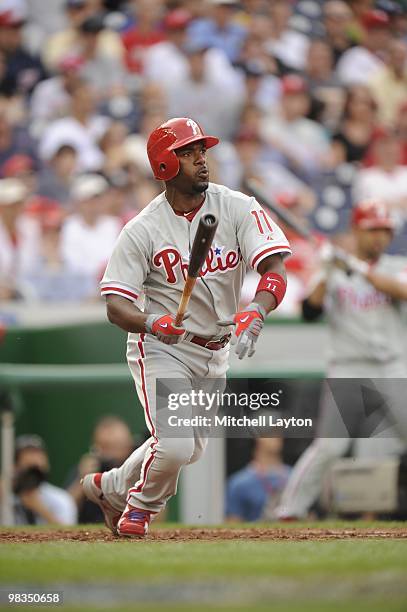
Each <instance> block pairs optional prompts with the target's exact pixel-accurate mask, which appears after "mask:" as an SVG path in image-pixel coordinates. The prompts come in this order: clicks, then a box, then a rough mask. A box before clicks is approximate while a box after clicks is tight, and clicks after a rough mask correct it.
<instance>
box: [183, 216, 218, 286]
mask: <svg viewBox="0 0 407 612" xmlns="http://www.w3.org/2000/svg"><path fill="white" fill-rule="evenodd" d="M217 227H218V220H217V218H216V217H215V215H213V214H212V213H207V214H205V215H202V217H201V218H200V220H199V225H198V229H197V231H196V234H195V239H194V243H193V245H192V249H191V256H190V259H189V266H188V276H191V277H192V278H197V277H198V275H199V272H200V270H201V268H202V266H203V264H204V261H205V259H206V257H207V255H208V253H209V249H210V248H211V244H212V241H213V237H214V235H215V232H216V228H217Z"/></svg>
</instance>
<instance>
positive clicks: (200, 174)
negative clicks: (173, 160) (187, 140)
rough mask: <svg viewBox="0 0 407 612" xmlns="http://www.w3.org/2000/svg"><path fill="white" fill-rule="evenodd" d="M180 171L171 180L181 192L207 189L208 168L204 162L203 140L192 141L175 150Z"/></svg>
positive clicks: (196, 191) (201, 191)
mask: <svg viewBox="0 0 407 612" xmlns="http://www.w3.org/2000/svg"><path fill="white" fill-rule="evenodd" d="M175 153H176V155H177V157H178V160H179V164H180V171H179V173H178V174H177V176H176V177H175V178H174V179H173V180H172V181H171V183H172V185H174V187H176V188H177V189H179V191H181V192H183V193H190V194H196V193H203V192H204V191H206V190H207V189H208V184H209V170H208V166H207V162H206V147H205V142H204V141H203V140H200V141H198V142H193V143H191V144H189V145H186V146H185V147H182V149H177V150H176V151H175Z"/></svg>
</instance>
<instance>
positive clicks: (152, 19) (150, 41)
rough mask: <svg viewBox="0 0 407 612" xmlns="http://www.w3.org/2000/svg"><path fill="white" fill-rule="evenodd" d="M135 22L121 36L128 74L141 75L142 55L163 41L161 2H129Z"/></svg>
mask: <svg viewBox="0 0 407 612" xmlns="http://www.w3.org/2000/svg"><path fill="white" fill-rule="evenodd" d="M130 8H131V11H132V13H133V14H134V18H135V22H134V24H133V25H132V26H131V27H130V28H129V29H127V30H126V31H125V32H124V33H123V35H122V41H123V45H124V48H125V63H126V66H127V69H128V70H129V72H135V73H141V72H142V70H143V61H144V55H145V53H146V51H147V50H148V48H149V47H151V46H152V45H156V44H157V43H160V42H162V41H163V40H164V38H165V36H164V33H163V31H162V29H161V19H162V17H163V15H164V13H163V8H164V7H163V1H162V0H131V2H130Z"/></svg>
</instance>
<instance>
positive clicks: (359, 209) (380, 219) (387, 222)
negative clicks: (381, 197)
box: [352, 200, 394, 229]
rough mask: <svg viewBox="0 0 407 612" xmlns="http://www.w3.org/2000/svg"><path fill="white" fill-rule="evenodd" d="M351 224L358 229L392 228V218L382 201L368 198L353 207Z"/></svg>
mask: <svg viewBox="0 0 407 612" xmlns="http://www.w3.org/2000/svg"><path fill="white" fill-rule="evenodd" d="M352 225H353V226H354V227H359V228H360V229H380V228H383V229H394V220H393V219H392V217H391V215H390V212H389V209H388V206H387V205H386V204H385V203H384V202H377V201H376V200H368V201H364V202H360V203H359V204H357V205H356V206H355V208H354V209H353V211H352Z"/></svg>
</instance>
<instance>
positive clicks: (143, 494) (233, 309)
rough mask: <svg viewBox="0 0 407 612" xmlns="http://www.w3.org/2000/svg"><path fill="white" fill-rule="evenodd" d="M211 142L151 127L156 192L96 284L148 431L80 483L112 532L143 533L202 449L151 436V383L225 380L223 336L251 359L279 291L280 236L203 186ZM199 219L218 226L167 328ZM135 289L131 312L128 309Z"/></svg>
mask: <svg viewBox="0 0 407 612" xmlns="http://www.w3.org/2000/svg"><path fill="white" fill-rule="evenodd" d="M218 142H219V141H218V138H215V137H214V136H208V135H206V134H204V132H203V130H202V128H201V127H200V126H199V125H198V124H197V123H196V122H195V121H193V120H192V119H189V118H185V117H184V118H176V119H171V120H169V121H167V122H166V123H164V124H163V125H161V126H159V127H158V128H157V129H155V130H154V131H153V132H152V134H151V135H150V137H149V139H148V143H147V153H148V157H149V160H150V164H151V167H152V170H153V173H154V176H155V178H156V179H158V180H161V181H164V182H165V191H164V192H163V193H161V194H160V195H159V196H158V197H156V198H155V199H154V200H153V201H152V202H151V203H150V204H149V205H148V206H147V207H146V208H145V209H144V210H143V211H142V212H141V213H140V214H139V215H138V216H137V217H135V218H134V219H132V220H131V221H130V222H129V223H128V224H127V225H126V226H125V227H124V229H123V231H122V233H121V235H120V236H119V239H118V241H117V244H116V246H115V249H114V251H113V254H112V256H111V258H110V261H109V263H108V266H107V269H106V272H105V275H104V278H103V280H102V283H101V291H102V295H104V296H105V297H106V303H107V313H108V318H109V320H110V321H111V322H112V323H114V324H115V325H118V326H119V327H121V328H122V329H124V330H126V331H128V332H129V336H128V343H127V359H128V364H129V367H130V371H131V373H132V375H133V378H134V381H135V384H136V388H137V392H138V396H139V398H140V402H141V403H142V405H143V407H144V412H145V419H146V424H147V427H148V429H149V431H150V433H151V438H149V440H147V441H146V442H145V444H144V445H143V446H142V447H140V448H139V449H137V450H136V451H135V452H134V453H133V454H132V455H130V457H129V458H128V459H127V460H126V461H125V463H124V464H123V465H122V466H121V467H120V468H117V469H113V470H111V471H109V472H105V473H103V474H100V473H99V474H88V475H87V476H86V477H85V478H84V480H83V486H84V491H85V493H86V495H87V497H88V498H89V499H91V500H92V501H94V502H96V503H97V504H99V506H100V507H101V509H102V511H103V512H104V515H105V519H106V524H107V525H108V527H109V528H110V529H111V531H112V532H113V533H115V534H118V535H120V536H130V537H132V536H133V537H143V536H145V534H146V533H147V530H148V526H149V523H150V521H151V519H152V518H153V517H154V516H155V515H156V514H157V513H158V512H160V511H161V510H162V509H163V508H164V506H165V504H166V502H167V501H168V500H169V499H170V497H171V496H172V495H174V494H175V493H176V490H177V482H178V477H179V473H180V470H181V468H182V466H184V465H187V464H190V463H192V462H194V461H196V460H197V459H198V458H199V457H200V455H201V454H202V452H203V451H204V449H205V446H206V443H207V440H206V439H205V438H204V437H203V436H202V435H201V432H199V431H197V430H196V429H194V428H192V427H191V429H190V432H189V433H190V435H189V437H185V438H178V439H169V438H166V437H160V433H159V431H157V415H156V397H155V385H156V380H157V378H160V377H165V378H178V379H183V380H185V381H192V379H194V378H195V379H196V378H209V379H211V378H212V379H223V378H225V376H226V370H227V368H228V354H229V341H230V340H231V339H232V341H233V342H235V343H236V352H237V354H238V356H239V357H240V358H243V357H244V356H246V355H247V356H249V357H250V356H251V355H253V353H254V351H255V344H256V341H257V339H258V336H259V334H260V332H261V329H262V327H263V322H264V318H265V317H266V315H267V313H268V312H270V311H271V310H274V309H275V308H277V307H278V305H279V304H280V302H281V301H282V299H283V297H284V293H285V289H286V275H285V268H284V261H283V260H284V257H285V256H286V255H288V254H289V253H290V247H289V244H288V241H287V239H286V237H285V236H284V234H283V232H282V231H281V229H280V228H279V227H278V226H277V225H276V224H275V223H274V222H273V221H272V220H271V219H270V218H269V217H268V216H267V215H266V214H265V213H264V211H263V209H262V208H261V207H260V205H259V204H258V203H257V202H256V200H255V199H254V198H250V197H248V196H246V195H243V194H242V193H239V192H237V191H231V190H230V189H228V188H226V187H224V186H222V185H215V184H213V183H210V182H209V172H208V167H207V160H206V152H207V149H209V148H210V147H213V146H215V145H216V144H217V143H218ZM203 215H211V216H212V217H213V218H214V219H215V220H216V221H217V223H218V225H217V228H216V233H215V236H214V240H213V243H212V246H211V247H210V249H209V253H208V255H207V257H206V259H205V262H204V265H203V266H202V268H201V270H200V275H199V278H198V279H197V281H196V283H195V286H194V288H193V291H192V294H191V297H190V301H189V305H188V315H189V318H188V319H187V320H186V322H185V325H184V323H180V324H177V323H178V321H177V322H176V320H175V317H176V313H177V311H178V308H179V305H180V300H181V296H182V294H183V290H184V285H185V278H186V276H187V271H188V268H189V260H190V254H191V245H192V244H193V242H194V237H195V235H196V232H197V228H198V226H199V222H200V218H201V217H202V216H203ZM247 266H249V267H250V268H252V269H254V270H256V271H257V272H258V273H259V274H260V279H259V284H258V286H257V290H256V294H255V296H254V298H253V302H252V303H251V304H250V305H249V306H247V307H246V308H245V309H244V311H239V310H238V304H239V296H240V291H241V287H242V283H243V279H244V276H245V271H246V268H247ZM141 293H143V294H144V296H145V306H144V310H143V311H141V310H140V309H139V307H138V306H137V304H138V298H139V296H140V294H141ZM231 332H232V333H231ZM231 336H232V338H231ZM186 410H188V408H187V409H186Z"/></svg>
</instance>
